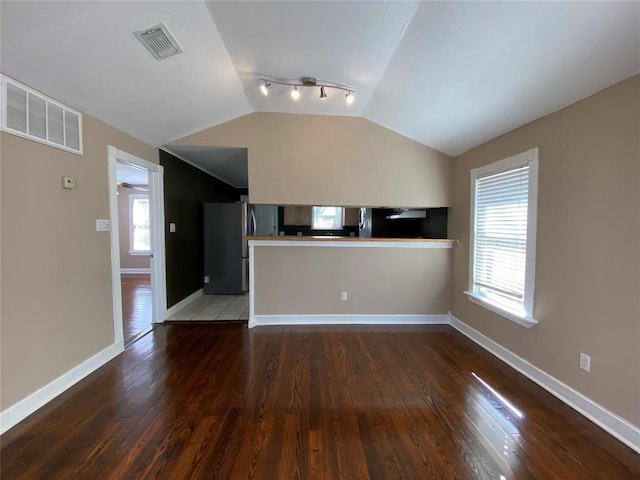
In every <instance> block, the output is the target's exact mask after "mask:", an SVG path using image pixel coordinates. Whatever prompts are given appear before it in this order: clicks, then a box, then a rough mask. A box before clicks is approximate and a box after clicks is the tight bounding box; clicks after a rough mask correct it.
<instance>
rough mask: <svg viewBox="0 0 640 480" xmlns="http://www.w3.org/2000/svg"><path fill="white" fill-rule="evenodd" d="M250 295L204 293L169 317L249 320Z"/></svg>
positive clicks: (173, 318)
mask: <svg viewBox="0 0 640 480" xmlns="http://www.w3.org/2000/svg"><path fill="white" fill-rule="evenodd" d="M248 319H249V295H248V294H246V295H203V296H202V297H200V298H198V299H197V300H195V301H193V302H191V303H190V304H189V305H187V306H186V307H184V308H183V309H182V310H180V311H179V312H178V313H176V314H175V315H173V316H172V317H170V318H169V320H170V321H180V320H191V321H194V320H203V321H204V320H208V321H211V320H221V321H223V320H248Z"/></svg>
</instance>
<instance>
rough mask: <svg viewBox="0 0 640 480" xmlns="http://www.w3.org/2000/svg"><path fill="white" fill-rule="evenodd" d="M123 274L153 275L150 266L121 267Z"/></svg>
mask: <svg viewBox="0 0 640 480" xmlns="http://www.w3.org/2000/svg"><path fill="white" fill-rule="evenodd" d="M120 273H121V274H122V275H151V269H150V268H121V269H120Z"/></svg>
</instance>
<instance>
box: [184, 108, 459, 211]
mask: <svg viewBox="0 0 640 480" xmlns="http://www.w3.org/2000/svg"><path fill="white" fill-rule="evenodd" d="M174 143H175V144H180V145H217V146H227V147H229V146H230V147H246V148H247V149H248V164H249V200H250V202H251V203H254V204H256V203H261V204H272V205H342V206H346V207H359V206H362V205H367V206H381V207H420V208H425V207H449V206H451V201H452V187H453V161H452V159H451V158H450V157H448V156H447V155H444V154H443V153H440V152H438V151H436V150H434V149H432V148H429V147H427V146H425V145H422V144H420V143H418V142H415V141H413V140H410V139H409V138H407V137H403V136H402V135H399V134H397V133H395V132H392V131H391V130H388V129H386V128H384V127H381V126H380V125H377V124H375V123H372V122H370V121H368V120H365V119H364V118H358V117H337V116H335V117H334V116H322V115H293V114H285V113H266V112H258V113H252V114H249V115H245V116H244V117H240V118H237V119H235V120H231V121H229V122H227V123H224V124H222V125H218V126H216V127H212V128H209V129H207V130H203V131H201V132H199V133H195V134H193V135H189V136H188V137H184V138H182V139H180V140H178V141H176V142H174Z"/></svg>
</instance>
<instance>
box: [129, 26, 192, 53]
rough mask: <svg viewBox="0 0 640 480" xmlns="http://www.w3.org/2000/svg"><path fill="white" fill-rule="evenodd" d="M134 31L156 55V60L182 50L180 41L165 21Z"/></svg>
mask: <svg viewBox="0 0 640 480" xmlns="http://www.w3.org/2000/svg"><path fill="white" fill-rule="evenodd" d="M133 33H134V35H135V36H136V37H138V40H140V41H141V42H142V44H143V45H144V46H145V47H147V49H148V50H149V51H150V52H151V54H152V55H153V56H154V57H156V60H163V59H165V58H167V57H170V56H172V55H176V54H177V53H180V52H182V47H180V45H178V42H177V41H176V39H175V38H174V36H173V35H171V32H170V31H169V29H168V28H167V26H166V25H165V24H164V23H160V24H158V25H154V26H153V27H149V28H145V29H144V30H139V31H137V32H133Z"/></svg>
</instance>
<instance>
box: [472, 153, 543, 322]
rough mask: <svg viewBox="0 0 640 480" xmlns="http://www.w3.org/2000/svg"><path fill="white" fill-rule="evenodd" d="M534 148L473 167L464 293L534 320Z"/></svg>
mask: <svg viewBox="0 0 640 480" xmlns="http://www.w3.org/2000/svg"><path fill="white" fill-rule="evenodd" d="M537 162H538V150H537V149H532V150H530V151H528V152H524V153H522V154H519V155H515V156H513V157H510V158H507V159H504V160H500V161H498V162H494V163H493V164H490V165H487V166H485V167H481V168H478V169H475V170H472V171H471V180H472V183H471V195H472V199H471V202H472V225H471V227H472V233H471V235H472V236H471V241H472V249H471V271H470V279H469V283H470V285H469V292H468V294H469V295H470V296H471V297H473V298H475V299H478V300H480V301H482V302H484V304H489V305H490V306H491V305H492V306H494V307H497V308H498V310H497V311H498V312H499V313H501V312H503V311H505V312H507V314H508V315H507V316H508V317H509V318H512V319H514V318H513V317H514V316H515V317H517V319H516V320H515V321H519V319H528V320H530V321H531V322H535V320H533V319H532V311H533V283H534V269H535V235H536V228H535V227H536V210H537V206H536V202H537V175H538V174H537V172H538V163H537Z"/></svg>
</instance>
